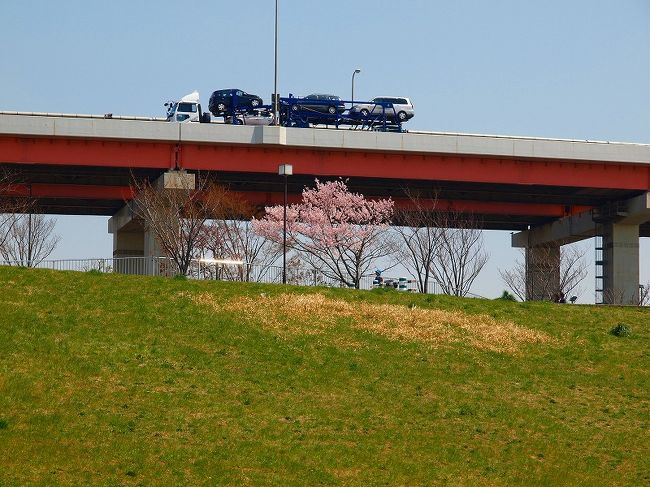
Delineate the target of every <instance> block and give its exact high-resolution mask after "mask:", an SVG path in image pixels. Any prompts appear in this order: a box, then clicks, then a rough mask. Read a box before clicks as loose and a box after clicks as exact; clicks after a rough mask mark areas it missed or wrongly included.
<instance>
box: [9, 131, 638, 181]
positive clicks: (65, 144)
mask: <svg viewBox="0 0 650 487" xmlns="http://www.w3.org/2000/svg"><path fill="white" fill-rule="evenodd" d="M0 162H2V163H9V164H54V165H59V166H70V167H74V166H99V167H116V168H155V169H161V170H164V169H168V168H170V167H174V166H175V164H179V166H180V167H183V168H185V169H188V170H203V171H217V172H219V171H236V172H256V173H270V174H276V173H277V168H278V164H279V163H290V164H293V166H294V173H296V174H308V175H313V176H342V177H360V178H363V177H367V178H386V179H396V180H425V181H452V182H453V181H458V182H471V183H493V184H515V185H545V186H560V187H567V186H569V187H582V188H603V189H623V190H649V189H650V166H648V165H641V164H630V163H604V162H599V161H591V162H590V161H570V160H548V159H547V160H541V159H540V160H538V159H520V158H519V159H518V158H502V157H501V158H496V157H470V156H462V155H439V154H418V153H394V152H390V153H388V152H386V153H384V152H377V151H363V150H358V151H347V150H346V151H343V150H340V151H339V150H325V149H320V148H309V149H298V148H295V147H277V146H275V147H267V146H260V145H257V146H256V145H250V146H241V145H225V144H217V143H215V144H198V143H187V142H186V143H183V144H182V146H181V147H179V146H178V145H177V144H175V143H165V142H150V141H133V140H127V139H125V140H122V141H113V140H96V139H73V138H51V137H50V138H48V137H43V138H37V137H25V138H23V137H0Z"/></svg>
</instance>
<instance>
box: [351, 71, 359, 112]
mask: <svg viewBox="0 0 650 487" xmlns="http://www.w3.org/2000/svg"><path fill="white" fill-rule="evenodd" d="M360 72H361V70H360V69H359V68H357V69H355V70H354V73H352V98H351V100H352V105H354V77H355V76H356V75H357V74H359V73H360Z"/></svg>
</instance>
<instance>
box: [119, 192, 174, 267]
mask: <svg viewBox="0 0 650 487" xmlns="http://www.w3.org/2000/svg"><path fill="white" fill-rule="evenodd" d="M108 232H109V233H112V234H113V259H114V260H113V269H114V271H115V272H120V273H122V274H140V275H154V274H156V272H155V270H156V262H155V260H156V259H154V258H156V257H161V256H162V252H161V251H160V247H159V246H158V243H157V242H156V238H155V235H153V233H152V232H150V231H147V230H145V228H144V222H143V221H142V220H140V219H138V218H136V217H135V216H134V214H133V211H132V208H131V204H130V203H129V204H127V205H126V206H124V207H123V208H122V209H121V210H120V211H118V212H117V213H116V214H115V215H113V216H112V217H111V219H110V220H109V221H108ZM146 257H150V259H146Z"/></svg>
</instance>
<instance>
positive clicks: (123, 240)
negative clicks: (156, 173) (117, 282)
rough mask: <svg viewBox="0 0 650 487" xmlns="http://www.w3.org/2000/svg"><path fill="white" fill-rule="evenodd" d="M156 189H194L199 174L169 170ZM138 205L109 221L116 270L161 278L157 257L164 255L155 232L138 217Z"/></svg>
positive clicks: (127, 206) (119, 212) (158, 181)
mask: <svg viewBox="0 0 650 487" xmlns="http://www.w3.org/2000/svg"><path fill="white" fill-rule="evenodd" d="M152 186H153V187H155V188H156V189H157V190H158V191H174V190H180V189H183V190H186V189H194V188H195V187H196V183H195V175H194V174H190V173H187V172H185V171H167V172H166V173H164V174H162V175H161V176H160V177H159V178H158V179H157V180H156V181H155V182H154V183H153V184H152ZM134 204H135V203H134V202H133V201H131V202H129V203H127V204H126V206H124V207H122V209H120V210H119V211H118V212H117V213H116V214H115V215H113V216H112V217H111V219H110V220H109V221H108V233H112V234H113V258H114V259H116V260H114V268H115V270H116V271H117V272H122V273H124V274H147V275H158V274H159V271H160V262H159V261H158V259H157V258H158V257H164V254H163V252H162V250H161V248H160V245H159V244H158V241H157V240H156V236H155V234H154V232H152V231H150V230H148V229H147V228H146V227H145V224H144V222H143V221H142V219H141V218H139V217H138V216H137V214H136V211H135V209H134V206H133V205H134ZM129 257H132V258H129ZM147 257H149V259H147Z"/></svg>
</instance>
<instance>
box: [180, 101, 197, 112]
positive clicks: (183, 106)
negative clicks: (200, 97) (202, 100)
mask: <svg viewBox="0 0 650 487" xmlns="http://www.w3.org/2000/svg"><path fill="white" fill-rule="evenodd" d="M178 111H179V112H185V113H187V112H192V113H196V104H195V103H179V104H178Z"/></svg>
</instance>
